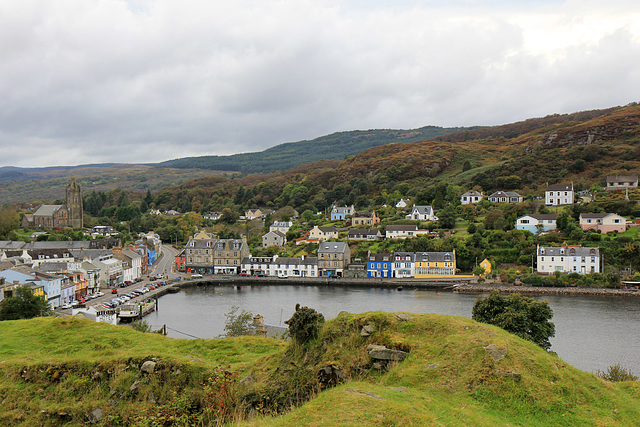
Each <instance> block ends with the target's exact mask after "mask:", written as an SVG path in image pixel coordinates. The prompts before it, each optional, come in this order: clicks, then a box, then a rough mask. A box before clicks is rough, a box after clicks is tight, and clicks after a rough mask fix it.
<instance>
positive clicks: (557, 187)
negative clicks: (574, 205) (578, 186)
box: [545, 184, 573, 191]
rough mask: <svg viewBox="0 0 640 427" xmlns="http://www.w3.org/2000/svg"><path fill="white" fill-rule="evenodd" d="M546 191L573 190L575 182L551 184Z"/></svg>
mask: <svg viewBox="0 0 640 427" xmlns="http://www.w3.org/2000/svg"><path fill="white" fill-rule="evenodd" d="M545 191H573V184H554V185H549V186H548V187H547V189H546V190H545Z"/></svg>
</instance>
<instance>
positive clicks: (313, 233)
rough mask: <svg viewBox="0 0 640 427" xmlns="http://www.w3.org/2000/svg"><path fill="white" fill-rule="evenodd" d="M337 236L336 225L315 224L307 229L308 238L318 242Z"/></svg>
mask: <svg viewBox="0 0 640 427" xmlns="http://www.w3.org/2000/svg"><path fill="white" fill-rule="evenodd" d="M337 238H338V229H337V228H336V227H318V226H317V225H315V226H314V227H313V228H312V229H311V230H310V231H309V239H310V240H317V241H318V242H326V241H327V240H329V239H337Z"/></svg>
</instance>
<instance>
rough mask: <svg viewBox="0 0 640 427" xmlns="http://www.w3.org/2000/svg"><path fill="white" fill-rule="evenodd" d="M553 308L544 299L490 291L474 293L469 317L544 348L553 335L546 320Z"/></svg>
mask: <svg viewBox="0 0 640 427" xmlns="http://www.w3.org/2000/svg"><path fill="white" fill-rule="evenodd" d="M552 317H553V310H551V307H549V304H548V303H547V302H546V301H536V300H534V299H533V298H529V297H523V296H521V295H520V294H513V295H509V296H503V295H501V294H500V292H498V291H494V292H492V293H491V295H489V297H487V298H482V297H478V300H477V301H476V303H475V305H474V306H473V315H472V317H471V318H472V319H473V320H476V321H478V322H483V323H489V324H491V325H496V326H498V327H500V328H502V329H504V330H505V331H507V332H510V333H512V334H515V335H517V336H519V337H520V338H523V339H525V340H528V341H532V342H534V343H536V344H538V345H539V346H540V347H542V348H544V349H545V350H548V349H549V348H550V347H551V342H549V339H550V338H551V337H553V336H554V335H555V325H554V324H553V323H552V322H551V321H550V320H551V318H552Z"/></svg>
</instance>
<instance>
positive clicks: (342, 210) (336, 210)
mask: <svg viewBox="0 0 640 427" xmlns="http://www.w3.org/2000/svg"><path fill="white" fill-rule="evenodd" d="M354 212H355V209H354V208H353V205H351V206H334V207H333V209H332V210H331V221H344V220H345V219H346V218H347V216H349V215H353V213H354Z"/></svg>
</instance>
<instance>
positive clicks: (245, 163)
mask: <svg viewBox="0 0 640 427" xmlns="http://www.w3.org/2000/svg"><path fill="white" fill-rule="evenodd" d="M475 129H478V127H469V128H460V127H457V128H442V127H437V126H425V127H421V128H419V129H409V130H397V129H375V130H355V131H349V132H336V133H332V134H331V135H326V136H321V137H319V138H316V139H312V140H310V141H299V142H289V143H285V144H280V145H276V146H275V147H272V148H269V149H267V150H264V151H261V152H256V153H243V154H233V155H230V156H201V157H185V158H182V159H175V160H168V161H166V162H162V163H158V164H156V166H161V167H170V168H197V169H212V170H218V171H233V172H243V173H268V172H274V171H283V170H287V169H291V168H293V167H296V166H299V165H302V164H304V163H309V162H314V161H317V160H342V159H344V158H346V157H348V156H353V155H355V154H358V153H360V152H362V151H365V150H368V149H369V148H373V147H379V146H381V145H386V144H391V143H395V142H415V141H424V140H427V139H433V138H435V137H438V136H442V135H446V134H449V133H452V132H463V131H471V130H475Z"/></svg>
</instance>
